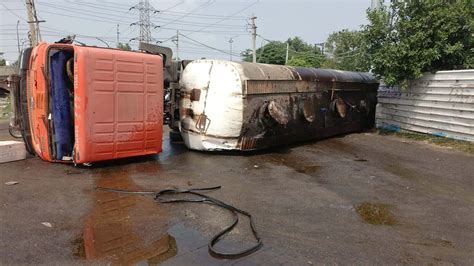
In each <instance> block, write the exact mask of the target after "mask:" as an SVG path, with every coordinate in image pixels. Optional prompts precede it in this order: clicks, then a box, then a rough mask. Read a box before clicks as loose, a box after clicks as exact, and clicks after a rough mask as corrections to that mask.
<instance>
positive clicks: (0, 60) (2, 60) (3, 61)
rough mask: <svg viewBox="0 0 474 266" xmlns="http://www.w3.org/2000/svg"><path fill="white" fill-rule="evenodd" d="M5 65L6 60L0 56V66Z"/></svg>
mask: <svg viewBox="0 0 474 266" xmlns="http://www.w3.org/2000/svg"><path fill="white" fill-rule="evenodd" d="M5 65H7V61H6V60H5V59H3V58H0V66H5Z"/></svg>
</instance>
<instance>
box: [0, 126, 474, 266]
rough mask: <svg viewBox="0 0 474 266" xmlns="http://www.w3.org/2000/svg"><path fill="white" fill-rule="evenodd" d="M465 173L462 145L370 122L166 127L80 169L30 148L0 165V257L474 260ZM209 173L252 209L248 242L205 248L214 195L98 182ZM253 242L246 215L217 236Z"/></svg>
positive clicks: (472, 197)
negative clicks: (262, 130)
mask: <svg viewBox="0 0 474 266" xmlns="http://www.w3.org/2000/svg"><path fill="white" fill-rule="evenodd" d="M2 132H3V131H2ZM2 132H0V133H2ZM3 133H5V132H3ZM3 133H2V134H3ZM473 173H474V156H472V155H469V154H467V153H463V152H460V151H455V150H452V149H449V148H442V147H437V146H433V145H430V144H426V143H423V142H417V141H412V140H406V139H402V138H398V137H394V136H380V135H377V134H372V133H360V134H351V135H347V136H343V137H337V138H333V139H327V140H322V141H318V142H312V143H306V144H303V145H299V146H294V147H286V148H281V149H276V150H271V151H266V152H262V153H257V154H248V155H243V156H242V155H239V154H212V153H200V152H192V151H188V150H186V149H185V148H184V147H183V146H182V145H181V144H176V145H170V144H169V140H168V139H165V140H164V152H163V153H162V154H160V155H158V156H149V157H142V158H135V159H131V160H121V161H116V162H111V163H110V162H109V163H105V164H95V165H93V166H92V167H83V168H75V167H73V166H72V165H62V164H51V163H46V162H42V161H41V160H39V159H38V158H29V159H27V160H24V161H19V162H13V163H8V164H2V165H0V181H1V183H0V260H1V261H0V264H56V265H59V264H63V265H64V264H88V263H90V264H107V263H110V262H112V263H117V264H134V263H138V264H141V265H146V264H157V263H163V264H165V265H221V264H232V265H233V264H237V265H260V264H262V265H275V264H277V265H278V264H285V265H308V264H321V263H324V264H328V263H331V264H333V263H340V264H431V263H433V264H460V265H473V264H474V223H473V221H474V185H473V182H474V178H473V177H474V175H473ZM8 181H18V182H19V183H18V184H16V185H11V186H7V185H4V183H5V182H8ZM215 185H221V186H222V189H220V190H218V191H214V192H210V193H209V195H211V196H215V197H217V198H219V199H221V200H223V201H225V202H227V203H229V204H232V205H235V206H236V207H239V208H242V209H244V210H247V211H249V212H250V213H251V214H253V215H254V217H255V223H256V226H257V229H258V231H259V233H260V235H261V237H262V239H263V243H264V246H263V248H262V249H261V250H260V251H258V252H257V253H255V254H252V255H250V256H247V257H244V258H240V259H236V260H223V259H218V258H214V257H211V256H210V255H209V253H208V250H207V242H208V240H209V239H210V238H211V237H212V236H213V234H215V233H217V232H218V231H219V230H220V229H222V228H223V227H224V226H226V225H228V224H229V222H230V221H231V219H232V216H231V215H230V214H229V213H228V212H226V211H225V210H222V209H219V208H218V207H212V206H209V205H203V204H189V203H182V204H172V205H163V204H157V203H155V202H154V201H153V199H152V198H151V197H150V196H135V195H125V194H117V193H112V192H104V191H96V190H94V187H95V186H104V187H114V188H122V189H132V190H136V189H146V190H160V189H165V188H191V187H209V186H215ZM252 241H253V239H252V238H251V234H250V229H249V227H248V221H247V220H246V219H245V218H243V217H242V218H241V222H240V223H239V225H238V227H237V229H236V230H234V232H232V234H231V235H230V236H229V237H227V238H226V239H225V240H224V241H223V243H220V244H219V245H218V248H219V249H220V250H223V251H225V250H237V249H239V248H243V247H246V246H249V245H251V244H252V243H253V242H252ZM86 257H87V259H86Z"/></svg>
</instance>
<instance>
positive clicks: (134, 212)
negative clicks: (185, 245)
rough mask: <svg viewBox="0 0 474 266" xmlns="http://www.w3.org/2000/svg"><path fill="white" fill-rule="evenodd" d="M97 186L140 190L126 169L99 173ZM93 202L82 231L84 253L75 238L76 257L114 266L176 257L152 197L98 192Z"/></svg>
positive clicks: (173, 245)
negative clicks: (100, 261)
mask: <svg viewBox="0 0 474 266" xmlns="http://www.w3.org/2000/svg"><path fill="white" fill-rule="evenodd" d="M96 185H97V186H101V187H109V188H117V189H128V190H139V189H140V187H138V186H137V185H136V184H135V183H134V182H133V181H132V180H131V179H130V178H129V170H128V169H127V167H126V166H123V167H115V168H110V169H102V170H100V171H99V173H98V175H97V180H96ZM94 200H95V206H94V208H93V210H92V212H91V214H90V215H89V216H88V217H87V219H86V225H85V229H84V232H83V246H84V247H83V251H82V247H81V245H80V242H81V238H78V240H76V242H78V243H79V244H77V243H76V246H77V250H76V251H75V253H76V255H78V256H81V254H84V255H85V258H86V259H88V260H93V259H105V260H107V261H110V262H111V264H115V265H117V264H119V265H131V264H136V263H139V262H143V261H147V262H148V264H150V263H153V264H154V263H157V262H159V261H163V260H165V259H168V258H170V257H173V256H175V255H176V253H177V248H176V243H175V240H174V238H173V237H172V236H170V235H169V234H168V233H167V229H168V228H167V225H166V221H165V219H164V218H165V217H166V215H165V213H164V211H162V210H161V209H160V208H159V207H158V205H157V204H156V203H155V202H154V201H153V200H152V199H151V198H149V197H144V196H136V195H130V194H119V193H113V192H104V191H97V192H96V193H95V199H94ZM150 229H151V230H150ZM150 231H151V232H150Z"/></svg>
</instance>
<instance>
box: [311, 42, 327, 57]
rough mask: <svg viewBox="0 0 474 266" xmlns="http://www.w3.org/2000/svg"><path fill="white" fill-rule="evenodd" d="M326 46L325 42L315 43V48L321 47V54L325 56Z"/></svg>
mask: <svg viewBox="0 0 474 266" xmlns="http://www.w3.org/2000/svg"><path fill="white" fill-rule="evenodd" d="M325 44H326V43H325V42H320V43H315V44H314V47H316V46H320V47H321V54H324V45H325Z"/></svg>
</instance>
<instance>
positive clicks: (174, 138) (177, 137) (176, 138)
mask: <svg viewBox="0 0 474 266" xmlns="http://www.w3.org/2000/svg"><path fill="white" fill-rule="evenodd" d="M170 141H171V142H182V141H183V137H181V133H180V132H179V131H177V130H172V131H170Z"/></svg>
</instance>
